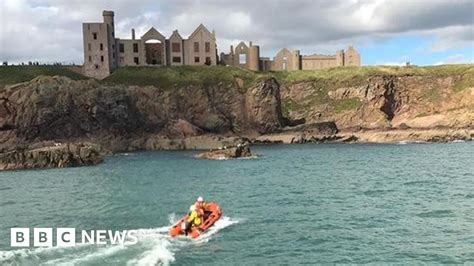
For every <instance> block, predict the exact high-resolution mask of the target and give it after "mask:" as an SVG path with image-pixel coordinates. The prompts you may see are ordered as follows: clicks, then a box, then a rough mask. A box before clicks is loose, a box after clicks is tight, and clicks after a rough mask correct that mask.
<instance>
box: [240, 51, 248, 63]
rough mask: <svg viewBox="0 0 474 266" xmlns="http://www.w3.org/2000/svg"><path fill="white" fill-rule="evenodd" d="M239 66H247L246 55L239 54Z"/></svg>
mask: <svg viewBox="0 0 474 266" xmlns="http://www.w3.org/2000/svg"><path fill="white" fill-rule="evenodd" d="M239 64H241V65H245V64H247V55H246V54H239Z"/></svg>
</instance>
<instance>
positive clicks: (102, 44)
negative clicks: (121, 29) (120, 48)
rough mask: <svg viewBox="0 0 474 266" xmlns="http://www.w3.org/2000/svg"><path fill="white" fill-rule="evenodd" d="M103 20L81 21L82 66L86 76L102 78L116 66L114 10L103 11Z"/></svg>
mask: <svg viewBox="0 0 474 266" xmlns="http://www.w3.org/2000/svg"><path fill="white" fill-rule="evenodd" d="M103 18H104V22H102V23H83V24H82V34H83V40H84V66H83V68H84V69H83V71H84V74H85V75H86V76H89V77H94V78H98V79H103V78H105V77H107V76H108V75H110V73H111V72H112V71H113V70H114V69H115V68H116V67H117V60H116V53H117V52H116V48H117V47H116V45H115V29H114V12H112V11H104V12H103Z"/></svg>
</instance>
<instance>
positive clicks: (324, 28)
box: [0, 0, 474, 65]
mask: <svg viewBox="0 0 474 266" xmlns="http://www.w3.org/2000/svg"><path fill="white" fill-rule="evenodd" d="M102 10H113V11H115V21H116V35H117V36H118V37H120V38H130V29H131V28H135V29H136V31H137V36H141V34H143V33H145V32H146V31H147V30H148V29H149V28H150V27H151V26H154V27H155V28H157V29H158V30H159V31H160V32H162V33H163V34H164V35H165V36H169V35H170V34H171V32H172V31H173V30H175V29H178V30H179V32H180V33H181V34H182V35H183V36H185V37H186V36H187V35H188V34H190V33H191V32H192V31H193V30H194V29H195V28H196V27H197V26H198V25H199V24H200V23H203V24H204V25H206V26H207V27H208V28H209V29H210V30H213V29H214V30H215V31H216V35H217V42H218V49H219V52H226V53H227V52H228V51H229V46H230V45H234V46H235V45H237V44H238V43H239V42H240V41H253V43H254V44H257V45H260V50H261V56H268V57H273V56H274V54H275V53H276V52H277V51H278V50H279V49H281V48H283V47H286V48H289V49H298V50H301V53H302V54H313V53H320V54H335V52H336V50H339V49H346V48H347V46H349V45H353V46H355V48H356V49H357V50H358V51H359V52H360V53H361V57H362V63H363V64H364V65H385V64H393V65H400V64H404V63H405V62H407V61H409V62H411V63H412V64H416V65H435V64H448V63H474V1H472V0H452V1H448V0H392V1H390V0H333V1H326V0H299V1H292V0H279V1H275V0H260V1H255V0H239V1H235V0H219V1H216V0H173V1H165V0H134V1H133V4H131V2H130V1H125V0H0V61H9V62H14V63H16V62H22V61H24V62H27V61H41V62H75V63H77V64H81V63H82V61H83V52H82V50H83V47H82V46H83V44H82V31H81V27H82V26H81V23H82V22H94V21H96V22H100V21H101V20H102V17H101V13H102ZM25 32H26V33H27V34H25ZM32 44H34V45H32Z"/></svg>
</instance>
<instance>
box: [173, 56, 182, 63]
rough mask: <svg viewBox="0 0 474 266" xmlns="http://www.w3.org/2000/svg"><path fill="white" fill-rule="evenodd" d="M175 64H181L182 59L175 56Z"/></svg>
mask: <svg viewBox="0 0 474 266" xmlns="http://www.w3.org/2000/svg"><path fill="white" fill-rule="evenodd" d="M173 63H181V57H179V56H173Z"/></svg>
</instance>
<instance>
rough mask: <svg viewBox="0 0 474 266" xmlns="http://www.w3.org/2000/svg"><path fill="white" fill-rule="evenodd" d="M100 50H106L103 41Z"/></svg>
mask: <svg viewBox="0 0 474 266" xmlns="http://www.w3.org/2000/svg"><path fill="white" fill-rule="evenodd" d="M100 50H101V51H103V50H104V44H103V43H101V44H100Z"/></svg>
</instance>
